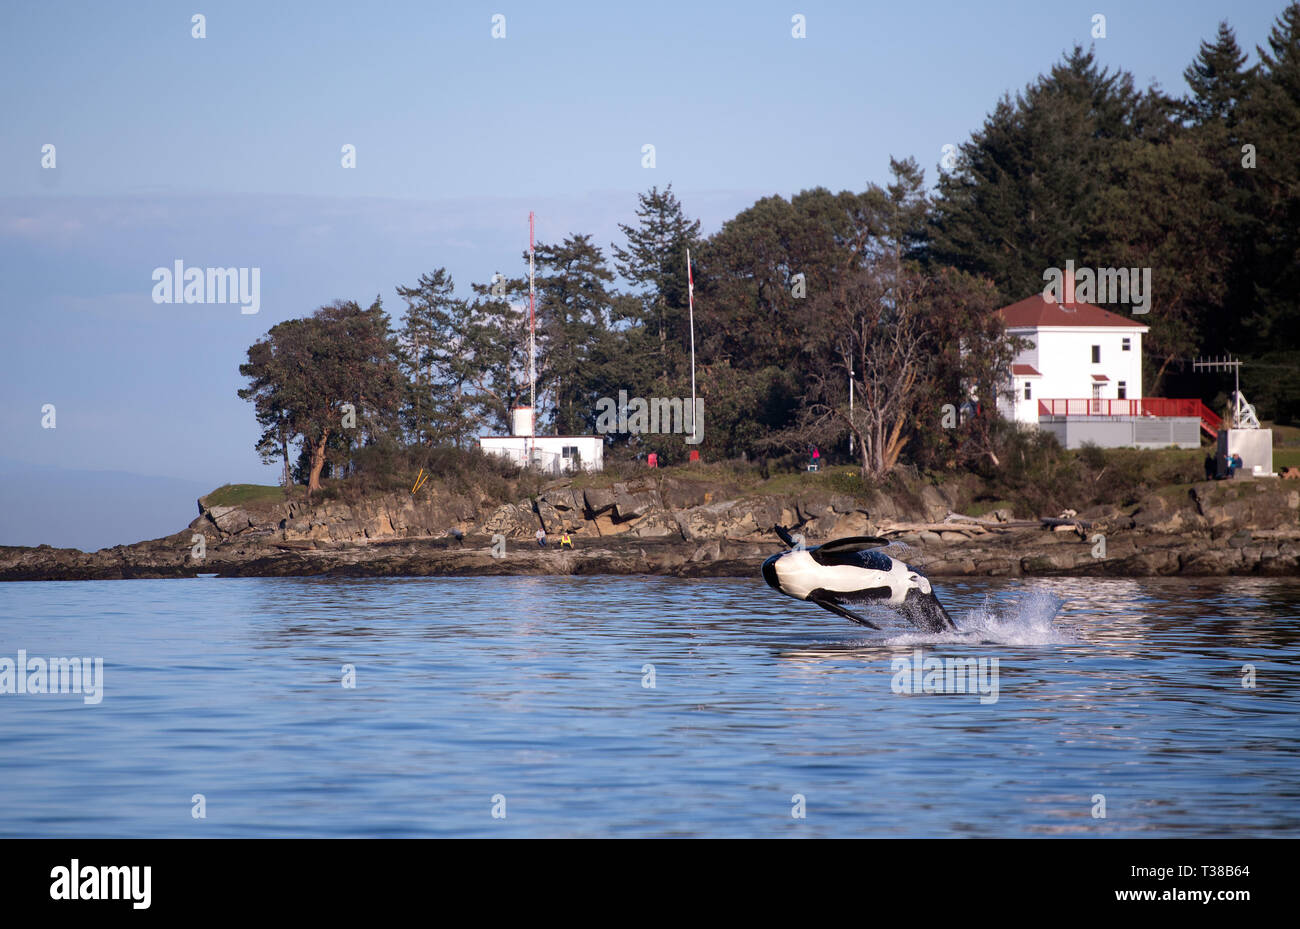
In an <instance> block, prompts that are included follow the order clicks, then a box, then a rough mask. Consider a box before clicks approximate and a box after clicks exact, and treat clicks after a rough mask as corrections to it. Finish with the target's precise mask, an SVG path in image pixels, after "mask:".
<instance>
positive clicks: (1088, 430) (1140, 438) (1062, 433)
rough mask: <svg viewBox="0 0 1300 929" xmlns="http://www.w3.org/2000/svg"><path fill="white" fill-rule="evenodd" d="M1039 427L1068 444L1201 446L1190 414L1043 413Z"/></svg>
mask: <svg viewBox="0 0 1300 929" xmlns="http://www.w3.org/2000/svg"><path fill="white" fill-rule="evenodd" d="M1038 428H1040V429H1043V430H1045V431H1047V432H1050V433H1052V434H1053V435H1054V436H1056V439H1057V441H1058V442H1060V443H1061V444H1062V445H1063V446H1065V447H1066V448H1082V447H1083V444H1084V443H1085V442H1091V443H1092V444H1094V445H1098V446H1100V447H1102V448H1168V447H1169V446H1170V445H1176V446H1178V447H1179V448H1199V447H1200V444H1201V436H1200V430H1201V425H1200V420H1197V419H1192V418H1190V417H1169V418H1165V417H1161V418H1158V419H1157V418H1154V417H1146V416H1136V417H1119V416H1116V417H1113V418H1105V419H1102V418H1085V417H1065V416H1051V417H1048V416H1044V417H1043V418H1042V420H1040V421H1039V424H1038Z"/></svg>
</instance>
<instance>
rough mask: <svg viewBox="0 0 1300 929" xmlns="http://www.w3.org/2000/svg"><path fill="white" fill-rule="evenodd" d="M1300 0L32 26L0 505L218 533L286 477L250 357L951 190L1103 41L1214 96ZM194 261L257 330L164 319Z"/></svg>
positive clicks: (96, 8)
mask: <svg viewBox="0 0 1300 929" xmlns="http://www.w3.org/2000/svg"><path fill="white" fill-rule="evenodd" d="M1283 6H1284V0H1271V2H1261V0H1245V2H1240V0H1234V2H1232V3H1228V2H1227V0H1142V2H1127V3H1123V4H1114V5H1112V4H1111V3H1109V2H1106V0H1091V2H1088V3H1080V2H1069V0H1061V2H1056V0H1026V2H1021V0H1017V2H991V3H986V4H972V3H969V2H967V0H960V2H939V0H935V2H926V0H915V2H910V3H896V2H894V3H878V2H861V0H859V2H844V3H832V2H817V3H804V2H802V0H790V2H785V3H769V2H749V3H742V2H737V3H708V2H691V3H677V2H655V3H643V4H608V3H558V2H555V3H553V2H545V0H542V2H538V0H530V2H528V3H510V2H502V0H493V2H492V3H438V2H429V0H423V2H418V3H417V2H409V3H408V2H390V3H373V4H362V3H340V2H332V0H316V2H309V3H274V4H268V3H262V2H249V3H243V2H209V0H195V2H192V3H190V4H187V5H182V4H178V3H165V2H108V3H105V2H97V3H65V2H59V0H47V2H41V3H18V2H13V3H6V4H3V5H0V82H2V83H0V86H3V87H4V94H3V97H2V98H0V168H2V170H0V281H3V284H4V286H3V289H0V396H3V398H4V401H5V402H4V403H3V404H0V459H3V460H4V461H5V462H8V465H7V467H6V468H5V469H0V481H4V482H5V483H6V484H7V485H9V486H8V493H9V494H11V495H13V494H15V493H17V494H20V495H21V494H22V492H23V491H24V488H26V487H28V486H30V487H31V488H32V489H31V494H32V495H33V496H32V504H33V505H30V506H26V507H9V506H0V544H34V542H33V539H35V540H37V541H45V542H49V543H50V544H56V545H78V546H81V547H85V546H86V545H90V544H95V545H98V544H109V543H107V542H104V541H103V539H104V538H105V537H106V534H107V535H108V536H111V535H112V532H111V531H109V532H107V533H106V531H105V529H104V526H103V522H104V520H105V519H107V517H104V516H102V515H96V516H94V517H86V518H84V519H82V520H81V523H82V524H86V523H94V524H95V525H94V526H93V527H88V528H87V529H86V530H85V531H82V532H80V533H79V531H78V530H77V529H76V525H77V523H78V520H77V519H76V518H75V516H76V514H77V513H78V512H80V511H81V509H82V508H83V507H84V506H85V496H86V494H87V493H90V492H91V487H92V486H93V487H95V488H96V490H95V492H96V493H102V492H103V490H102V487H101V486H100V483H98V482H95V481H91V480H89V479H87V478H86V472H126V473H127V474H131V475H143V476H152V477H157V478H166V479H167V480H166V481H159V487H160V490H159V495H158V496H157V498H156V500H155V501H154V502H155V507H154V509H155V510H156V513H157V516H156V521H157V523H158V526H159V532H158V534H160V535H161V534H165V533H167V532H171V531H174V530H176V529H179V528H180V527H181V526H183V525H184V524H185V523H187V522H188V521H189V520H190V519H192V518H193V516H194V509H193V503H192V501H185V500H181V501H180V502H176V501H177V500H178V499H180V498H179V497H178V496H177V493H178V492H177V489H176V488H178V487H189V486H190V485H196V486H206V487H209V488H211V487H215V486H218V485H220V484H222V483H226V482H230V483H240V482H256V483H275V481H276V479H277V477H278V472H277V469H276V467H275V466H266V465H263V464H261V463H260V461H259V459H258V457H257V455H256V453H255V452H254V451H253V445H254V443H255V441H256V439H257V437H258V434H259V431H260V430H259V428H258V426H257V424H256V422H255V420H254V418H253V413H252V407H251V404H249V403H247V402H245V401H243V400H240V399H239V398H238V397H237V396H236V393H235V392H236V391H237V390H238V389H239V388H240V387H241V386H243V381H242V379H241V378H240V376H239V373H238V366H239V364H240V363H241V362H242V361H244V360H245V356H246V351H247V348H248V346H249V345H250V344H252V343H253V342H254V341H256V340H257V339H258V338H259V337H261V336H262V335H263V334H264V333H265V332H266V331H267V330H268V329H269V328H270V327H271V326H273V325H275V324H276V323H278V322H280V321H282V320H285V319H289V318H293V317H299V316H304V315H308V314H310V313H311V312H312V311H313V310H315V309H316V308H317V307H319V306H321V305H322V304H325V303H329V302H331V301H333V300H336V299H353V300H356V301H358V302H364V303H369V301H371V300H373V299H374V297H375V296H376V295H379V296H380V297H381V298H382V299H383V300H384V303H385V306H386V307H387V309H388V310H389V312H390V314H391V315H392V316H393V318H394V319H396V318H397V317H399V316H400V315H401V311H402V309H403V305H402V303H401V301H400V300H399V299H398V297H397V295H396V292H395V288H396V287H397V286H398V285H407V284H413V283H414V282H415V281H416V279H417V278H418V277H419V275H420V274H421V273H423V272H425V271H429V270H432V269H433V268H435V267H439V266H445V267H447V269H448V270H449V271H450V272H451V273H452V275H453V277H454V278H455V280H456V282H457V285H458V288H459V289H460V290H461V291H463V292H464V291H467V290H468V285H469V283H470V282H474V281H478V282H483V281H486V280H487V279H488V278H490V276H491V275H492V273H493V272H494V271H497V270H503V271H507V272H514V271H516V270H517V268H518V267H519V266H518V262H519V260H520V253H521V252H522V251H523V249H525V248H526V246H527V241H528V212H529V211H530V210H532V211H535V212H536V214H537V234H538V238H539V240H541V241H557V240H559V239H562V238H563V237H565V236H567V235H570V234H573V233H580V232H581V233H589V234H591V235H593V236H594V238H595V240H596V241H597V242H598V243H599V244H601V245H602V246H604V247H605V248H606V249H607V250H608V247H609V244H610V243H611V242H614V241H621V237H620V236H619V233H618V224H619V223H620V222H622V223H628V222H632V221H634V210H635V207H636V195H637V194H638V193H639V192H643V191H645V190H648V189H649V188H650V187H651V186H652V185H657V186H659V187H660V188H663V187H664V186H666V185H667V184H669V183H671V184H672V185H673V189H674V191H675V192H676V193H677V194H678V196H679V198H680V199H681V200H682V202H683V204H684V206H685V208H686V210H687V212H688V213H689V214H690V215H691V216H693V217H696V218H699V219H700V220H701V221H702V226H703V231H704V233H705V234H709V233H711V232H713V231H716V230H717V229H718V228H719V227H720V226H721V224H722V223H723V222H724V221H725V220H726V219H728V218H730V217H731V216H733V215H735V214H736V213H737V212H739V211H741V210H743V209H744V208H746V207H747V206H749V205H750V204H752V203H753V202H754V201H755V200H756V199H758V198H759V197H762V196H768V195H771V194H780V195H783V196H789V195H792V194H794V193H797V192H798V191H800V190H803V189H807V188H811V187H816V186H824V187H828V188H830V189H832V190H836V191H838V190H842V189H851V190H862V189H863V188H865V187H866V186H867V185H868V184H870V183H872V182H878V183H884V182H886V181H887V180H888V170H889V158H890V156H891V155H892V156H895V157H899V158H903V157H909V156H910V157H914V158H916V159H917V161H918V162H919V163H920V164H921V165H922V167H924V168H925V169H926V176H927V179H928V180H929V181H930V182H933V180H934V179H935V176H936V171H937V165H938V162H939V159H940V157H941V153H942V150H943V146H944V145H946V144H954V145H955V144H960V143H961V142H963V141H965V140H966V139H967V138H969V136H970V134H971V133H972V132H973V131H975V130H976V129H978V128H979V126H980V125H981V124H982V122H983V120H984V117H985V115H986V114H987V113H988V112H989V111H990V110H991V109H992V108H993V106H994V105H995V104H996V102H997V101H998V99H999V98H1000V97H1001V96H1002V95H1003V94H1004V93H1008V92H1010V93H1014V92H1016V91H1017V90H1019V89H1021V88H1023V87H1024V85H1026V84H1027V83H1029V82H1031V81H1033V80H1034V79H1035V78H1036V77H1037V76H1038V75H1039V74H1041V73H1043V72H1045V71H1047V70H1048V69H1050V68H1051V66H1052V65H1053V64H1054V63H1056V62H1058V61H1059V60H1060V59H1061V57H1062V56H1063V54H1065V53H1066V52H1068V50H1069V49H1070V48H1071V47H1072V46H1073V45H1074V44H1076V43H1078V44H1082V45H1083V46H1084V47H1088V46H1093V47H1094V48H1095V50H1096V53H1097V56H1098V59H1099V60H1100V62H1101V63H1102V64H1103V65H1107V66H1110V67H1112V68H1123V69H1126V70H1129V71H1131V72H1132V73H1133V75H1134V77H1135V79H1136V81H1137V83H1138V85H1139V86H1142V87H1145V86H1147V85H1149V84H1152V83H1157V84H1159V85H1160V86H1161V87H1162V88H1163V89H1165V90H1166V91H1167V92H1170V93H1175V94H1181V93H1184V92H1185V90H1186V86H1185V84H1184V82H1183V79H1182V72H1183V70H1184V69H1185V68H1186V67H1187V65H1188V64H1189V63H1190V62H1191V60H1192V58H1193V57H1194V56H1195V54H1196V51H1197V48H1198V45H1199V43H1200V41H1201V40H1202V39H1208V38H1212V37H1213V35H1214V33H1215V30H1216V28H1217V25H1218V22H1219V21H1220V20H1221V19H1225V18H1226V19H1227V20H1228V21H1229V23H1230V24H1231V25H1232V26H1233V27H1234V28H1235V29H1236V31H1237V37H1238V41H1239V43H1240V44H1241V45H1242V47H1243V48H1245V49H1247V50H1250V51H1251V52H1252V60H1254V55H1253V50H1254V47H1255V46H1256V45H1257V44H1263V43H1264V42H1265V39H1266V36H1267V32H1268V29H1269V26H1270V24H1271V23H1272V22H1273V20H1274V19H1275V18H1276V16H1277V15H1278V14H1279V13H1280V12H1281V10H1282V8H1283ZM1097 13H1100V14H1102V15H1104V16H1105V31H1106V35H1105V37H1104V38H1094V37H1093V35H1092V32H1093V30H1094V22H1093V18H1094V14H1097ZM195 14H201V15H202V16H203V17H204V19H203V22H202V27H203V32H204V36H203V37H202V38H199V37H196V36H195V35H194V32H195V31H196V30H197V26H196V25H195V23H194V22H193V19H192V17H193V16H194V15H195ZM796 16H800V17H802V22H803V30H804V33H805V36H804V37H803V38H795V37H794V36H793V35H792V32H793V31H795V30H796V24H795V22H794V18H795V17H796ZM496 17H504V19H500V18H496ZM494 31H495V32H496V33H497V34H498V35H500V34H501V32H502V31H504V36H503V37H499V38H498V37H494V35H493V32H494ZM47 145H52V146H53V147H54V148H53V167H43V166H42V162H43V161H44V162H46V163H48V162H49V157H50V153H49V151H48V150H47V149H46V148H45V146H47ZM646 145H652V146H654V165H653V167H647V166H646V158H645V154H644V146H646ZM344 146H353V147H354V151H355V167H344V166H343V161H344V157H345V156H344V153H343V149H344ZM176 261H181V262H183V267H199V268H206V267H243V268H249V269H253V268H256V269H259V275H260V278H259V279H260V306H259V307H258V311H257V312H256V313H244V312H242V311H241V309H242V308H241V306H239V305H238V304H237V303H224V304H223V303H190V304H186V303H156V302H155V301H154V299H153V295H154V285H155V280H154V277H153V275H154V270H155V269H156V268H169V269H170V268H172V267H173V266H174V263H175V262H176ZM48 405H53V426H54V427H53V428H47V426H48V425H49V424H50V422H51V419H50V415H49V406H48ZM33 469H36V470H37V471H40V472H44V473H45V476H46V477H48V478H50V479H48V480H41V481H36V480H35V479H34V478H32V477H31V475H32V474H33V473H34V472H33ZM64 471H66V472H69V473H67V474H63V472H64ZM60 474H63V479H61V480H60V479H54V478H58V476H59V475H60ZM23 475H28V477H26V478H24V477H23ZM25 481H30V485H29V484H27V483H24V482H25ZM110 483H111V482H110ZM138 484H139V482H136V483H134V484H132V491H131V493H129V494H124V495H123V502H122V506H123V507H126V506H128V503H127V501H128V500H130V501H136V500H137V499H138V498H139V492H138V491H139V487H138ZM38 485H39V486H40V487H42V488H54V487H61V488H63V489H62V490H60V491H57V492H54V491H50V492H49V494H48V497H45V496H39V494H38V492H37V490H36V487H37V486H38ZM105 486H108V485H105ZM146 486H147V485H146ZM164 487H165V488H168V489H167V491H166V493H165V494H164V492H163V490H162V489H161V488H164ZM79 488H80V489H79ZM146 494H147V491H146ZM129 505H130V506H132V507H135V506H138V504H137V503H135V502H133V503H131V504H129ZM173 511H175V512H174V515H173ZM95 512H96V513H97V514H99V513H100V510H98V509H97V510H95ZM41 513H45V514H46V516H45V517H42V516H41ZM128 527H129V531H136V530H137V527H136V526H135V524H134V523H127V522H123V523H122V529H121V530H120V532H121V533H126V532H127V531H128ZM91 528H93V530H94V531H91ZM19 540H21V541H19ZM135 540H136V538H135V537H121V538H117V539H116V541H118V542H122V543H125V542H131V541H135Z"/></svg>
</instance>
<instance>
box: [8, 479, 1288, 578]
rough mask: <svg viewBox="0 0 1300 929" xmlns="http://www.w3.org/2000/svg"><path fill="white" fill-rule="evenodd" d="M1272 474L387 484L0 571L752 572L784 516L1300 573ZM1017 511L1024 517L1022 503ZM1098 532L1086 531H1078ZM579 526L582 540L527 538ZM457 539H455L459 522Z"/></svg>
mask: <svg viewBox="0 0 1300 929" xmlns="http://www.w3.org/2000/svg"><path fill="white" fill-rule="evenodd" d="M1293 487H1295V485H1294V484H1291V483H1289V482H1288V483H1284V482H1282V481H1280V480H1276V479H1260V480H1234V481H1225V482H1219V483H1215V482H1207V483H1199V484H1194V485H1183V486H1177V487H1168V488H1162V489H1160V490H1159V491H1157V492H1153V493H1151V494H1149V495H1147V496H1146V497H1144V498H1143V499H1142V500H1140V501H1139V502H1138V503H1137V504H1136V505H1134V506H1130V507H1125V508H1120V507H1094V508H1093V509H1091V510H1088V511H1085V512H1083V513H1080V514H1078V519H1079V520H1082V521H1084V522H1081V523H1079V524H1078V525H1077V526H1076V525H1073V524H1066V525H1061V526H1059V527H1056V531H1053V530H1051V529H1050V528H1048V529H1045V528H1042V527H1040V526H1038V524H1037V523H1036V522H1033V521H1031V522H1029V523H1025V522H1024V521H1022V522H1019V523H1018V522H1015V521H1013V520H1012V519H1011V516H1012V514H1011V512H1010V511H1009V510H1006V509H1002V510H997V511H994V512H993V513H990V514H987V515H986V516H985V517H983V518H981V519H980V520H979V521H969V522H959V523H954V522H951V521H949V522H945V520H946V519H947V518H948V517H949V515H950V513H951V512H952V510H953V509H954V508H955V507H956V506H957V505H958V504H959V501H958V500H957V499H956V498H955V496H954V495H953V494H952V492H950V491H947V490H945V488H943V487H935V486H932V485H924V486H922V487H920V488H918V489H917V490H916V491H915V492H912V493H908V494H905V495H903V494H900V495H889V494H885V493H883V492H879V491H876V492H872V493H869V494H866V495H864V496H861V497H857V496H849V495H845V494H834V495H831V494H817V493H807V494H792V495H770V494H767V495H765V494H753V493H743V492H741V490H740V489H739V488H737V487H734V486H730V485H726V484H722V483H710V482H705V481H696V480H685V479H677V478H670V477H656V478H651V477H646V478H640V479H637V480H633V481H625V482H619V483H615V484H613V485H612V486H608V487H591V486H581V485H579V484H576V483H574V482H571V481H567V480H565V481H557V482H554V483H553V484H551V485H549V486H547V487H545V488H544V489H543V490H542V491H541V492H540V493H539V494H538V495H537V496H536V497H535V498H530V499H524V500H518V501H515V502H512V503H506V504H499V503H494V502H491V501H488V500H487V499H486V498H481V499H478V500H474V499H470V498H469V497H466V496H460V495H456V494H439V495H432V494H428V495H424V496H422V497H420V498H419V499H417V498H416V497H413V496H411V495H410V494H389V495H382V496H374V497H368V498H364V499H360V500H354V501H347V502H345V501H340V500H330V501H323V502H318V503H316V504H315V505H310V506H309V505H307V504H306V503H302V502H290V503H275V504H265V503H264V504H258V505H250V506H247V507H235V506H208V505H207V504H206V503H205V502H204V500H202V499H200V501H199V515H198V517H197V518H196V519H195V520H194V521H193V522H191V523H190V525H189V526H188V527H187V528H186V529H184V530H182V531H180V532H178V533H176V534H174V535H171V536H168V537H166V538H163V539H154V540H151V541H147V542H139V543H136V544H135V545H123V546H116V547H114V548H110V549H103V550H101V551H98V552H94V553H86V552H81V551H78V550H76V549H55V548H51V547H50V546H46V545H42V546H39V547H35V548H19V547H8V548H4V547H0V580H45V579H63V580H75V579H88V578H131V577H193V576H195V575H196V574H200V573H216V574H220V575H224V576H234V575H244V576H254V575H264V576H285V575H314V574H339V575H375V576H383V575H477V574H600V573H613V574H668V575H678V576H707V575H714V576H721V575H753V574H755V573H756V572H757V570H758V566H759V564H760V563H761V561H762V559H763V558H764V557H766V556H767V555H770V554H772V553H773V552H775V551H778V550H779V543H778V542H777V541H776V539H775V537H774V535H773V533H772V527H773V526H774V525H784V526H788V527H790V528H791V529H792V530H793V531H795V532H799V533H801V534H803V536H804V537H805V539H806V540H807V541H808V543H809V544H810V545H811V544H817V543H818V542H819V541H824V540H826V539H830V538H836V537H841V536H848V535H885V536H887V537H889V538H893V539H897V540H898V541H901V542H903V543H906V544H907V546H908V547H909V548H910V549H911V550H910V551H909V552H908V553H907V557H908V559H909V560H910V561H912V562H913V563H915V564H917V565H918V566H921V567H923V568H924V569H925V570H926V571H927V572H928V573H930V574H931V575H933V576H943V575H973V576H978V575H984V576H999V575H1097V576H1105V575H1109V576H1127V577H1137V576H1149V575H1188V576H1206V575H1266V576H1284V575H1291V576H1294V575H1300V490H1294V489H1291V488H1293ZM1021 515H1022V516H1025V515H1029V514H1021ZM1085 525H1086V527H1087V528H1086V529H1083V530H1082V531H1079V527H1082V526H1085ZM539 526H540V527H545V529H546V530H547V532H548V533H550V534H551V536H552V539H553V540H554V539H555V537H556V536H557V535H558V533H559V531H560V530H561V529H567V530H568V531H569V532H570V533H571V535H572V537H573V539H574V542H575V545H576V549H575V550H573V551H570V550H564V551H560V550H558V549H556V548H555V547H554V541H553V542H552V545H551V546H550V547H547V548H544V549H543V548H539V547H538V546H537V545H536V544H535V542H534V541H533V537H534V534H535V533H536V531H537V529H538V527H539ZM456 533H459V535H460V538H459V539H457V538H456V537H455V534H456Z"/></svg>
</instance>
